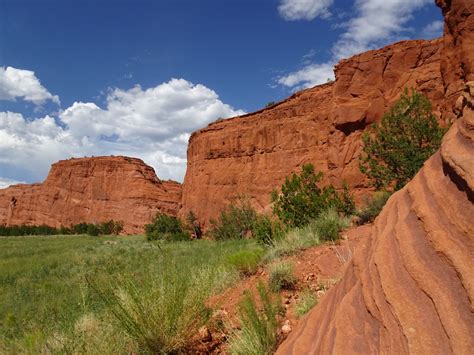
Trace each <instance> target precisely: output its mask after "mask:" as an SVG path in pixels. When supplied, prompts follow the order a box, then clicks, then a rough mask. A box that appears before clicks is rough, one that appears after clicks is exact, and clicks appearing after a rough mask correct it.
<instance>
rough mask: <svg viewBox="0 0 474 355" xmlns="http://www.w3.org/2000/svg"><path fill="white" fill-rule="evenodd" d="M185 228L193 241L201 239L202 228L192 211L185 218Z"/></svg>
mask: <svg viewBox="0 0 474 355" xmlns="http://www.w3.org/2000/svg"><path fill="white" fill-rule="evenodd" d="M186 227H187V228H188V230H189V231H190V232H191V233H192V234H193V235H194V238H195V239H201V238H202V234H203V233H202V228H201V224H200V223H199V221H198V219H197V217H196V215H195V214H194V212H193V211H189V212H188V214H187V216H186Z"/></svg>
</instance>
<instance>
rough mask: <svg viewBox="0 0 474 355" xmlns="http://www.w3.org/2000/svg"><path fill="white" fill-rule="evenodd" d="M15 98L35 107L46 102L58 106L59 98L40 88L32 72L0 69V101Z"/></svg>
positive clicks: (11, 68)
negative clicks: (31, 103) (49, 101)
mask: <svg viewBox="0 0 474 355" xmlns="http://www.w3.org/2000/svg"><path fill="white" fill-rule="evenodd" d="M17 98H22V99H23V100H25V101H30V102H33V103H34V104H36V105H41V104H43V103H45V102H46V101H48V100H51V101H53V102H54V103H56V104H59V97H58V96H57V95H53V94H51V93H50V92H49V91H48V90H47V89H46V88H45V87H44V86H42V85H41V83H40V81H39V80H38V78H37V77H36V76H35V73H34V72H33V71H31V70H24V69H17V68H13V67H6V68H5V67H0V100H16V99H17Z"/></svg>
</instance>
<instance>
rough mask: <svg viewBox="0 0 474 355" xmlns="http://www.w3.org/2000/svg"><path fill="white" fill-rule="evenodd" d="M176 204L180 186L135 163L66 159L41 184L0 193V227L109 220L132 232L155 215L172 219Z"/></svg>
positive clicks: (122, 159) (112, 159)
mask: <svg viewBox="0 0 474 355" xmlns="http://www.w3.org/2000/svg"><path fill="white" fill-rule="evenodd" d="M180 199H181V185H180V184H178V183H176V182H174V181H160V180H159V179H158V178H157V177H156V175H155V172H154V170H153V169H152V168H151V167H149V166H147V165H145V164H144V163H143V161H141V160H140V159H135V158H128V157H96V158H81V159H69V160H62V161H60V162H58V163H56V164H53V165H52V167H51V170H50V172H49V174H48V177H47V178H46V180H45V181H44V183H42V184H32V185H15V186H11V187H9V188H7V189H3V190H0V224H7V225H13V224H43V223H44V224H47V225H50V226H54V227H59V226H61V225H63V226H70V225H72V224H77V223H81V222H89V223H99V222H105V221H108V220H111V219H113V220H116V221H123V222H124V232H125V233H135V232H141V231H143V226H144V225H145V224H146V223H149V221H150V220H151V218H152V216H153V215H154V214H155V213H156V212H157V211H161V212H163V213H166V214H169V215H176V214H177V212H178V209H179V206H180Z"/></svg>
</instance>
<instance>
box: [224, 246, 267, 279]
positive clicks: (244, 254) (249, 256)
mask: <svg viewBox="0 0 474 355" xmlns="http://www.w3.org/2000/svg"><path fill="white" fill-rule="evenodd" d="M262 257H263V250H262V249H252V250H241V251H238V252H237V253H234V254H232V255H229V256H228V257H227V262H228V263H229V264H230V265H232V267H234V268H235V269H236V270H237V271H239V273H241V274H242V275H244V276H249V275H252V274H255V273H256V272H257V269H258V266H259V265H260V263H261V261H262Z"/></svg>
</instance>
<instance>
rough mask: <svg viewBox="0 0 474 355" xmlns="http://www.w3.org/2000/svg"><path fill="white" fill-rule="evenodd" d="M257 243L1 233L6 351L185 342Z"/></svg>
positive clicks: (0, 321) (1, 346)
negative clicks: (238, 258)
mask: <svg viewBox="0 0 474 355" xmlns="http://www.w3.org/2000/svg"><path fill="white" fill-rule="evenodd" d="M252 250H257V251H258V250H259V247H258V246H257V244H255V243H254V242H252V241H248V240H231V241H221V242H213V241H204V240H199V241H192V242H174V243H161V244H160V243H159V242H149V241H146V239H145V237H144V236H119V237H89V236H44V237H43V236H36V237H6V238H0V353H35V354H36V353H96V354H99V353H100V354H103V353H125V352H128V353H130V352H137V353H141V352H149V351H150V349H152V351H153V352H157V353H159V352H173V351H174V350H175V349H183V348H185V346H186V344H183V343H182V342H183V338H189V336H190V334H183V331H188V332H189V330H190V329H191V330H193V329H194V330H196V329H198V327H200V326H201V325H202V324H203V323H205V322H206V319H208V316H209V312H210V310H207V309H206V308H205V307H203V304H204V303H203V302H201V301H202V300H204V299H205V298H207V297H209V295H210V294H212V293H215V292H219V291H221V290H222V289H224V288H225V287H228V286H229V285H230V284H232V283H234V282H235V281H236V280H237V279H238V277H239V272H238V269H236V268H235V266H233V265H232V263H229V262H228V260H229V257H231V256H232V255H234V254H236V253H237V254H239V253H242V252H243V251H252ZM231 259H232V258H231ZM184 309H186V312H184V311H183V310H184ZM153 332H155V333H153Z"/></svg>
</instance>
